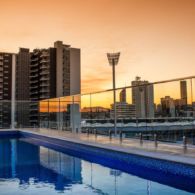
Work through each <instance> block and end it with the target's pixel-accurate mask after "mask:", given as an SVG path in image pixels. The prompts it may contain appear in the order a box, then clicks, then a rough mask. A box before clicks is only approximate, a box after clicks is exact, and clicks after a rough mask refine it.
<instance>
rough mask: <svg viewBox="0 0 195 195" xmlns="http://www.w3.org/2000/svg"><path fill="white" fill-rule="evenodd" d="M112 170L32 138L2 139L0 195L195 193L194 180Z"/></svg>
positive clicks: (176, 194)
mask: <svg viewBox="0 0 195 195" xmlns="http://www.w3.org/2000/svg"><path fill="white" fill-rule="evenodd" d="M129 166H131V165H129ZM113 167H114V166H113V164H112V165H110V166H109V164H107V165H106V166H105V164H104V163H102V164H98V163H95V162H94V160H93V159H92V160H90V157H89V158H88V160H84V159H81V158H78V157H76V156H75V155H70V154H69V155H68V154H66V153H61V152H58V151H55V150H53V149H51V148H50V149H49V148H46V147H43V146H39V145H38V144H36V142H35V141H32V140H31V139H30V138H25V139H24V138H20V139H15V138H12V139H7V138H4V139H0V195H12V194H13V195H23V194H24V195H28V194H30V195H39V194H41V195H53V194H60V193H65V194H79V195H82V194H85V195H88V194H111V195H115V194H117V195H126V194H134V195H136V194H137V195H142V194H146V195H148V194H152V195H155V194H156V195H164V194H171V195H184V194H185V195H187V194H194V192H195V191H194V185H195V182H194V181H192V179H191V178H184V177H179V176H173V175H169V174H168V173H167V174H166V173H159V172H152V173H151V174H150V172H149V171H148V170H146V169H143V170H139V172H141V173H142V174H138V175H139V176H137V175H136V173H135V171H132V173H131V169H129V170H128V171H124V170H123V171H121V170H118V169H115V168H113ZM135 169H136V168H135ZM140 175H141V176H140ZM161 181H162V183H164V184H161V183H159V182H161ZM165 183H166V185H165Z"/></svg>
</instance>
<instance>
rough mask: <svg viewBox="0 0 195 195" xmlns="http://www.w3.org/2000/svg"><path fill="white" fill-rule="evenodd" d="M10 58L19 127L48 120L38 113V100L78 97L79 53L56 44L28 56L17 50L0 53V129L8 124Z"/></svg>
mask: <svg viewBox="0 0 195 195" xmlns="http://www.w3.org/2000/svg"><path fill="white" fill-rule="evenodd" d="M13 55H15V56H16V58H14V64H16V73H15V83H14V88H15V89H16V90H15V99H16V114H15V120H16V125H17V126H18V127H22V126H25V127H26V126H37V125H38V124H39V121H40V120H42V119H44V120H49V118H48V114H45V113H41V114H40V112H39V111H40V107H39V105H40V104H39V102H40V101H41V100H44V99H49V98H55V97H62V96H69V95H75V94H80V49H76V48H71V46H70V45H65V44H63V42H62V41H57V42H55V43H54V46H53V47H50V48H47V49H34V50H33V51H32V52H30V50H29V49H27V48H20V50H19V52H18V53H17V54H12V53H0V100H1V101H0V127H8V126H9V127H10V124H11V92H12V66H13ZM6 113H7V114H6ZM57 117H58V116H57Z"/></svg>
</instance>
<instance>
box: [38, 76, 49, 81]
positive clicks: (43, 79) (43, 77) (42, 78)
mask: <svg viewBox="0 0 195 195" xmlns="http://www.w3.org/2000/svg"><path fill="white" fill-rule="evenodd" d="M48 80H49V77H47V76H42V77H41V78H40V81H48Z"/></svg>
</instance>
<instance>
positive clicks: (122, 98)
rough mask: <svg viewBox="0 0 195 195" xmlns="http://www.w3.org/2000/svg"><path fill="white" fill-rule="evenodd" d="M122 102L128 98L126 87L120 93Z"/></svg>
mask: <svg viewBox="0 0 195 195" xmlns="http://www.w3.org/2000/svg"><path fill="white" fill-rule="evenodd" d="M119 98H120V102H127V98H126V89H125V88H124V89H122V90H121V92H120V94H119Z"/></svg>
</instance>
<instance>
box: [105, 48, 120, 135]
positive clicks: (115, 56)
mask: <svg viewBox="0 0 195 195" xmlns="http://www.w3.org/2000/svg"><path fill="white" fill-rule="evenodd" d="M119 57H120V52H118V53H107V58H108V62H109V64H110V65H111V66H112V84H113V100H114V134H115V136H116V135H117V120H116V117H117V116H116V85H115V66H116V65H117V64H118V61H119Z"/></svg>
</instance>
